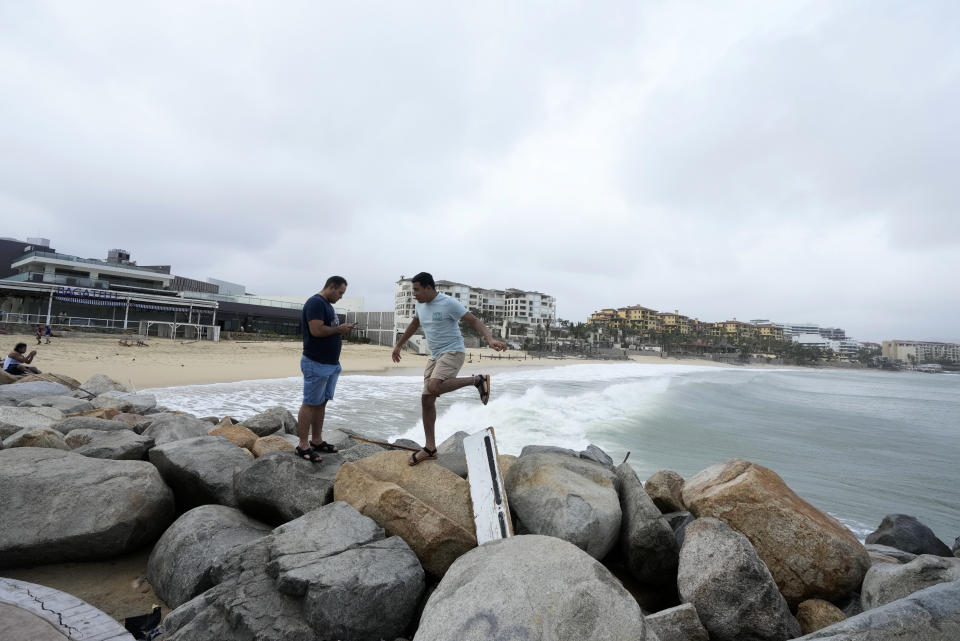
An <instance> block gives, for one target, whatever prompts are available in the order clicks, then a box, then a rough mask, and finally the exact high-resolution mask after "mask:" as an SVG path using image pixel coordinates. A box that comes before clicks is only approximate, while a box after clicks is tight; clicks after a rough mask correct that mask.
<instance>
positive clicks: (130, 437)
mask: <svg viewBox="0 0 960 641" xmlns="http://www.w3.org/2000/svg"><path fill="white" fill-rule="evenodd" d="M66 442H67V445H68V446H70V447H71V448H73V452H74V453H75V454H82V455H84V456H89V457H90V458H105V459H112V460H115V461H139V460H142V459H143V458H144V456H145V455H146V453H147V451H148V450H149V449H150V448H151V447H153V439H152V438H150V437H148V436H142V435H140V434H136V433H135V432H131V431H130V430H118V431H113V432H105V431H100V430H86V429H80V430H73V431H72V432H70V433H69V434H67V437H66Z"/></svg>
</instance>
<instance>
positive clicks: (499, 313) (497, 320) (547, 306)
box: [393, 276, 557, 341]
mask: <svg viewBox="0 0 960 641" xmlns="http://www.w3.org/2000/svg"><path fill="white" fill-rule="evenodd" d="M436 284H437V291H438V292H440V293H442V294H446V295H447V296H450V297H452V298H455V299H457V300H458V301H459V302H460V304H461V305H463V306H464V307H466V308H467V309H468V310H470V311H471V312H473V314H474V316H476V317H477V318H479V319H480V320H482V321H483V322H484V323H485V324H486V325H487V327H488V328H489V329H490V331H491V333H493V335H494V336H498V337H500V338H502V339H504V340H510V339H515V340H517V341H523V340H524V339H527V338H535V337H536V336H537V329H538V328H549V327H551V326H553V324H554V323H555V322H556V320H557V304H556V299H555V298H554V297H553V296H550V295H548V294H544V293H542V292H536V291H527V290H522V289H488V288H485V287H473V286H472V285H466V284H464V283H457V282H454V281H449V280H438V281H436ZM396 286H397V288H396V292H395V294H394V304H393V310H394V327H395V331H396V333H397V334H403V332H404V331H405V330H406V329H407V326H408V325H409V324H410V321H412V320H413V313H414V305H415V304H416V300H415V299H414V298H413V283H412V281H411V280H410V279H409V278H404V277H402V276H401V277H400V280H398V281H397V283H396Z"/></svg>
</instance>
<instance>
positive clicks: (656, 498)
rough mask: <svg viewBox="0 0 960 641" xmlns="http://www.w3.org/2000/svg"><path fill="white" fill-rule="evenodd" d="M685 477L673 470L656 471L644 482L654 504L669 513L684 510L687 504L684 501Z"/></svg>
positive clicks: (644, 487)
mask: <svg viewBox="0 0 960 641" xmlns="http://www.w3.org/2000/svg"><path fill="white" fill-rule="evenodd" d="M683 485H684V481H683V477H682V476H680V475H679V474H677V473H676V472H674V471H672V470H660V471H658V472H654V473H653V476H651V477H650V478H648V479H647V480H646V482H645V483H644V484H643V489H644V490H646V492H647V494H649V495H650V498H651V499H653V503H654V505H656V506H657V508H658V509H659V510H660V511H661V512H663V513H664V514H667V513H669V512H684V511H686V509H687V506H686V505H685V504H684V502H683Z"/></svg>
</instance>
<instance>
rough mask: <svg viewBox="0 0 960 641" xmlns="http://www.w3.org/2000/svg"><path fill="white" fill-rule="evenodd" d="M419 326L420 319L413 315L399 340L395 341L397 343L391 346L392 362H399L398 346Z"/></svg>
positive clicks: (408, 338) (401, 345)
mask: <svg viewBox="0 0 960 641" xmlns="http://www.w3.org/2000/svg"><path fill="white" fill-rule="evenodd" d="M419 328H420V319H419V318H417V317H416V316H414V317H413V320H412V321H410V324H409V325H407V331H405V332H404V333H403V336H401V337H400V340H398V341H397V344H396V345H394V346H393V355H392V358H393V362H394V363H399V362H400V348H401V347H403V344H404V343H406V342H407V341H408V340H410V337H411V336H413V334H414V333H415V332H416V331H417V330H418V329H419Z"/></svg>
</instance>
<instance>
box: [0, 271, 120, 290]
mask: <svg viewBox="0 0 960 641" xmlns="http://www.w3.org/2000/svg"><path fill="white" fill-rule="evenodd" d="M3 280H12V281H16V282H20V283H50V284H52V285H66V286H68V287H87V288H93V289H109V288H110V283H109V282H108V281H105V280H99V279H95V278H84V277H82V276H64V275H63V274H45V273H43V272H21V273H19V274H14V275H13V276H9V277H7V278H4V279H3Z"/></svg>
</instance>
